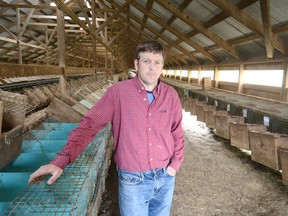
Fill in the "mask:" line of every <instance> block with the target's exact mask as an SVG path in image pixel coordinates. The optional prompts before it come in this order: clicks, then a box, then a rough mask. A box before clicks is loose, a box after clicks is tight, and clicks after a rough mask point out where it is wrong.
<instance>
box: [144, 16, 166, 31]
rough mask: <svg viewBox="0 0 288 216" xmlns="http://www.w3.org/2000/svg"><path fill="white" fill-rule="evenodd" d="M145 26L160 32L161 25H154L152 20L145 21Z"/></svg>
mask: <svg viewBox="0 0 288 216" xmlns="http://www.w3.org/2000/svg"><path fill="white" fill-rule="evenodd" d="M147 24H148V25H149V26H150V27H152V28H153V29H155V30H156V29H157V30H158V31H160V30H161V29H162V26H161V25H159V24H158V23H156V22H155V21H154V20H152V19H150V18H148V19H147Z"/></svg>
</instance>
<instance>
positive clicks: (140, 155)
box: [51, 77, 184, 172]
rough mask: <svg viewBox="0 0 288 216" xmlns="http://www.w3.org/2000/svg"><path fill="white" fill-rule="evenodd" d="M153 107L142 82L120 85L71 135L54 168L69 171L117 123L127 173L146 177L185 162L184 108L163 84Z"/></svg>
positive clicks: (117, 149)
mask: <svg viewBox="0 0 288 216" xmlns="http://www.w3.org/2000/svg"><path fill="white" fill-rule="evenodd" d="M153 94H154V96H155V99H154V101H153V103H152V104H151V105H149V102H148V98H147V93H146V89H145V87H144V86H143V84H142V83H141V82H140V80H139V79H138V78H137V77H136V78H134V79H131V80H126V81H122V82H119V83H116V84H114V85H113V86H111V87H110V88H108V89H107V91H106V93H105V94H104V95H103V97H102V98H101V99H100V100H99V101H98V102H97V103H96V104H95V105H94V106H93V107H92V108H91V110H89V112H88V113H87V114H86V115H85V116H84V117H83V118H82V119H81V121H80V123H79V125H78V127H77V128H75V129H74V130H72V131H71V133H70V135H69V137H68V140H67V144H66V145H65V147H64V149H63V150H62V152H61V153H60V154H59V156H58V157H57V158H56V159H55V160H54V161H52V162H51V163H52V164H54V165H56V166H58V167H60V168H62V169H64V168H65V167H66V166H67V165H68V164H69V163H71V162H73V161H74V160H75V159H76V157H77V155H78V154H80V153H81V152H82V151H83V149H84V148H85V147H86V146H87V145H88V144H89V142H90V141H91V140H92V139H93V137H94V136H95V134H96V133H97V132H98V131H99V130H101V129H102V128H103V127H104V126H105V125H106V124H107V123H109V122H111V121H112V130H113V138H114V155H115V158H114V160H115V162H116V164H117V165H118V167H119V168H121V169H124V170H127V171H136V172H144V171H147V170H150V169H155V168H162V167H165V166H166V165H168V164H169V165H170V166H171V167H172V168H174V169H176V170H178V169H179V167H180V165H181V164H182V162H183V159H184V132H183V129H182V124H181V122H182V108H181V104H180V100H179V97H178V95H177V92H176V91H175V90H174V89H173V88H172V87H170V86H168V85H167V84H165V83H163V82H161V81H160V82H159V84H158V86H157V87H156V88H155V89H154V90H153Z"/></svg>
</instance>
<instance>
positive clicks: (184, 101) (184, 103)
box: [182, 97, 189, 112]
mask: <svg viewBox="0 0 288 216" xmlns="http://www.w3.org/2000/svg"><path fill="white" fill-rule="evenodd" d="M182 108H183V109H184V110H185V111H186V112H188V108H189V98H188V97H183V98H182Z"/></svg>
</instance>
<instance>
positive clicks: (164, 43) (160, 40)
mask: <svg viewBox="0 0 288 216" xmlns="http://www.w3.org/2000/svg"><path fill="white" fill-rule="evenodd" d="M158 41H159V43H161V44H162V45H163V46H164V47H166V46H168V45H169V44H168V43H167V42H166V41H164V40H162V39H161V38H158Z"/></svg>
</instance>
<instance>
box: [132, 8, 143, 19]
mask: <svg viewBox="0 0 288 216" xmlns="http://www.w3.org/2000/svg"><path fill="white" fill-rule="evenodd" d="M130 13H131V14H132V15H134V16H136V17H138V18H139V19H141V20H142V19H143V17H144V14H143V13H142V12H141V11H139V10H138V9H137V8H135V7H134V6H132V5H131V6H130Z"/></svg>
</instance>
